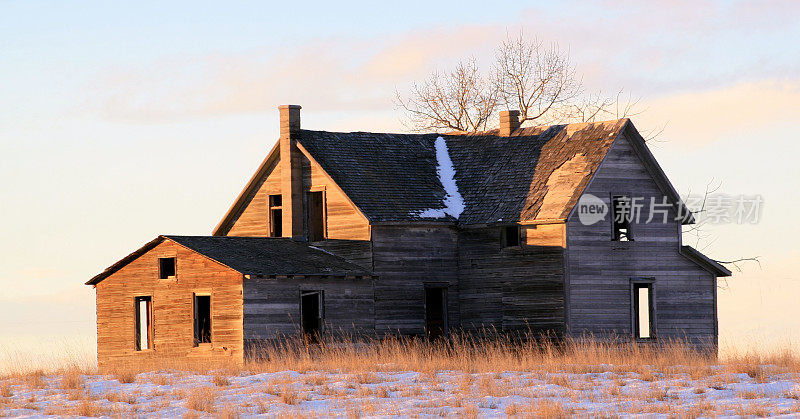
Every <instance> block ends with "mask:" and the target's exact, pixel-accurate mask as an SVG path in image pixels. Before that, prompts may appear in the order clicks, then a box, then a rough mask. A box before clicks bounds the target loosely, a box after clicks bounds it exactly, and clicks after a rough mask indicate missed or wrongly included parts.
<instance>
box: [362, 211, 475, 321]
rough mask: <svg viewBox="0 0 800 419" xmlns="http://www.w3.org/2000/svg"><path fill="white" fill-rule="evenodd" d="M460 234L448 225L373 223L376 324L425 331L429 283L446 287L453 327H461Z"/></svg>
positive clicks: (448, 315)
mask: <svg viewBox="0 0 800 419" xmlns="http://www.w3.org/2000/svg"><path fill="white" fill-rule="evenodd" d="M457 242H458V236H457V233H456V231H455V229H453V228H451V227H447V226H441V227H440V226H419V227H416V226H373V227H372V254H373V264H374V272H375V274H376V275H378V276H379V278H378V279H377V280H376V281H375V314H376V320H375V328H376V330H377V331H378V333H379V334H390V333H401V334H419V335H421V334H423V333H425V291H424V289H425V284H426V283H430V284H437V285H447V287H448V294H447V303H448V310H447V317H448V325H449V327H450V328H451V329H452V328H457V327H459V325H460V320H459V311H458V255H457V252H458V246H457Z"/></svg>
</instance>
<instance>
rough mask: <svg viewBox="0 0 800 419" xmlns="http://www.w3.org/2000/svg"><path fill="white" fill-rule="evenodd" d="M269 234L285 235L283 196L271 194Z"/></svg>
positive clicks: (274, 235)
mask: <svg viewBox="0 0 800 419" xmlns="http://www.w3.org/2000/svg"><path fill="white" fill-rule="evenodd" d="M269 236H270V237H283V198H282V197H281V195H270V196H269Z"/></svg>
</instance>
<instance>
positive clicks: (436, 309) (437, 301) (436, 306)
mask: <svg viewBox="0 0 800 419" xmlns="http://www.w3.org/2000/svg"><path fill="white" fill-rule="evenodd" d="M446 330H447V288H443V287H425V332H426V333H427V334H428V339H431V340H434V339H438V338H441V337H442V336H444V334H445V332H446Z"/></svg>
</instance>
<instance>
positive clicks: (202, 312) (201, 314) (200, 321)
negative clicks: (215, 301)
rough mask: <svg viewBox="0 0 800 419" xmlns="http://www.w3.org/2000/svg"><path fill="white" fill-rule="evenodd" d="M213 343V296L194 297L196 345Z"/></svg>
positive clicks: (196, 295)
mask: <svg viewBox="0 0 800 419" xmlns="http://www.w3.org/2000/svg"><path fill="white" fill-rule="evenodd" d="M201 343H211V296H210V295H202V294H201V295H198V294H195V295H194V344H195V345H199V344H201Z"/></svg>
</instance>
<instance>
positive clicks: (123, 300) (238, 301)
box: [96, 240, 243, 369]
mask: <svg viewBox="0 0 800 419" xmlns="http://www.w3.org/2000/svg"><path fill="white" fill-rule="evenodd" d="M160 257H176V258H177V275H176V279H159V278H158V258H160ZM96 291H97V358H98V363H99V366H100V368H101V369H106V368H108V367H111V366H113V365H115V364H118V363H135V364H136V365H138V366H142V365H148V363H149V362H157V361H160V360H167V359H176V360H185V359H187V358H188V359H190V360H192V359H197V360H198V361H199V362H208V361H213V360H221V361H227V360H233V361H236V362H241V361H242V359H243V345H242V330H243V329H242V275H241V274H240V273H238V272H236V271H233V270H231V269H230V268H227V267H225V266H223V265H220V264H219V263H217V262H215V261H213V260H211V259H208V258H206V257H204V256H201V255H199V254H197V253H195V252H192V251H190V250H188V249H186V248H184V247H183V246H180V245H178V244H176V243H174V242H172V241H170V240H166V241H164V242H163V243H161V244H159V245H157V246H156V247H155V248H153V249H152V250H150V251H149V252H147V253H145V254H144V255H142V256H140V257H139V258H138V259H136V260H134V261H133V262H131V263H130V264H128V265H126V266H125V267H123V268H122V269H120V270H119V271H118V272H116V273H114V274H113V275H111V276H110V277H108V278H106V279H105V280H103V281H102V282H100V283H99V284H97V287H96ZM194 293H210V295H211V347H205V346H204V347H195V346H194V308H193V306H194V300H193V296H194ZM138 296H150V297H151V298H152V326H153V327H152V330H153V335H152V336H153V349H152V350H145V351H136V350H135V333H136V332H135V319H134V313H135V308H134V298H135V297H138Z"/></svg>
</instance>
